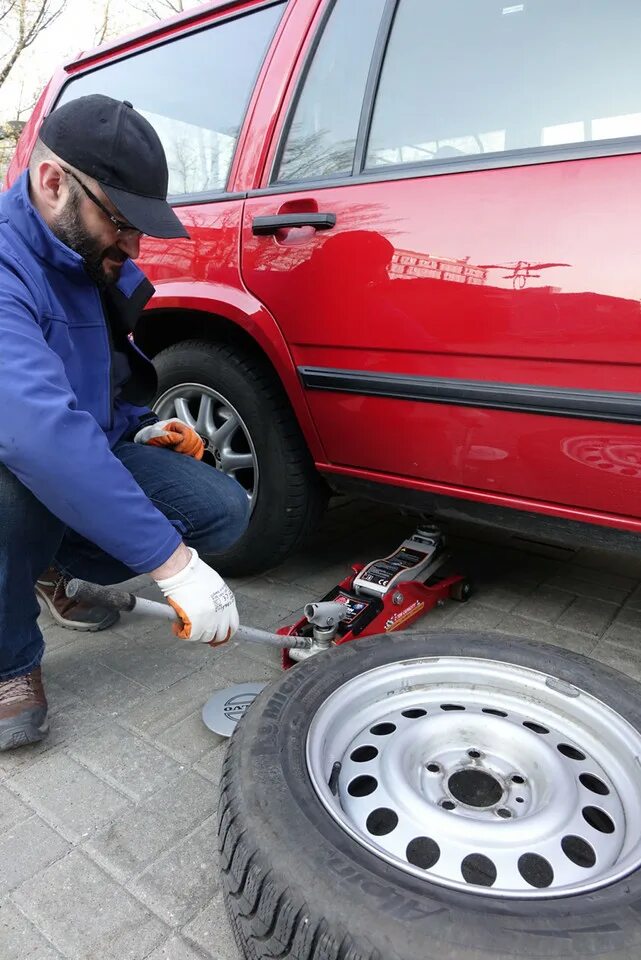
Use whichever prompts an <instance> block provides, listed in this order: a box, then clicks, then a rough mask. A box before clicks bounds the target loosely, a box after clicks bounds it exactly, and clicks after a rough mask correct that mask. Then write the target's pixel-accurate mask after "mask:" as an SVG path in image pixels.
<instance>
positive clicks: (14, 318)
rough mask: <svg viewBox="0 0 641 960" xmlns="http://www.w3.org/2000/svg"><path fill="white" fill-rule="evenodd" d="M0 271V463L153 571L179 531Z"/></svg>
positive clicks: (29, 300) (66, 515) (86, 531)
mask: <svg viewBox="0 0 641 960" xmlns="http://www.w3.org/2000/svg"><path fill="white" fill-rule="evenodd" d="M0 270H1V271H2V283H1V284H0V410H2V425H1V426H0V463H3V464H5V466H6V467H8V469H9V470H11V472H12V473H14V474H15V475H16V476H17V477H18V479H19V480H20V481H21V482H22V483H23V484H24V485H25V486H26V487H27V488H28V489H29V490H31V492H32V493H33V494H34V495H35V496H36V497H37V499H38V500H40V501H41V502H42V503H43V504H44V505H45V506H46V507H47V508H48V509H49V510H50V511H51V513H53V514H54V515H55V516H57V517H59V518H60V520H62V521H63V522H64V523H65V524H66V525H67V526H69V527H72V528H73V529H74V530H75V531H77V532H78V533H80V534H82V536H84V537H86V538H87V539H88V540H90V541H92V542H93V543H96V544H97V545H98V546H99V547H101V548H102V549H103V550H105V551H106V552H107V553H109V554H111V556H113V557H115V558H116V559H118V560H120V561H122V562H123V563H125V564H126V565H127V566H128V567H130V568H131V569H132V570H133V571H135V572H136V573H146V572H148V571H149V570H153V569H154V568H155V567H158V566H160V565H161V564H162V563H164V561H165V560H167V558H168V557H169V556H170V555H171V554H172V552H173V551H174V550H175V549H176V547H177V546H178V544H179V543H180V540H181V538H180V536H179V534H178V532H177V531H176V530H175V529H174V527H173V526H172V525H171V523H170V522H169V520H168V519H167V518H166V517H165V516H164V514H162V513H161V512H160V511H159V510H157V509H156V507H155V506H154V505H153V504H152V502H151V501H150V500H149V499H148V498H147V496H146V495H145V494H144V493H143V491H142V490H141V488H140V487H139V486H138V484H137V483H136V481H135V480H134V478H133V477H132V475H131V474H130V473H129V471H128V470H127V469H126V468H125V467H124V466H123V465H122V463H121V462H120V461H119V460H118V458H117V457H115V456H114V455H113V453H112V452H111V450H110V448H109V443H108V441H107V438H106V436H105V434H104V432H103V431H102V430H101V428H100V426H99V425H98V423H97V422H96V420H95V419H94V418H93V417H92V416H91V414H89V413H87V412H85V411H83V410H79V409H78V408H77V403H76V397H75V395H74V393H73V391H72V389H71V386H70V384H69V381H68V379H67V376H66V374H65V370H64V366H63V363H62V360H61V359H60V357H59V356H58V355H57V354H56V353H55V352H54V351H53V350H52V349H51V348H50V347H49V346H48V345H47V343H46V341H45V338H44V335H43V332H42V329H41V327H40V324H39V323H38V310H37V307H36V304H35V302H34V301H33V297H32V295H31V293H30V291H29V290H28V288H27V287H26V285H25V284H24V283H23V281H22V280H21V279H20V278H19V277H18V276H17V275H16V274H15V273H13V272H11V271H10V270H8V269H7V268H6V265H2V266H0Z"/></svg>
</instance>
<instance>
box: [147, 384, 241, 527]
mask: <svg viewBox="0 0 641 960" xmlns="http://www.w3.org/2000/svg"><path fill="white" fill-rule="evenodd" d="M153 409H154V412H155V413H156V414H157V416H158V417H160V419H161V420H170V419H171V418H172V417H178V418H179V419H180V420H183V421H184V422H185V423H188V424H189V426H190V427H193V429H194V430H195V431H196V432H197V433H198V434H200V436H201V437H202V439H203V441H204V442H205V455H204V458H203V459H204V460H205V461H206V462H208V463H209V464H210V465H211V466H213V467H215V469H216V470H220V471H221V473H225V474H227V476H229V477H233V479H234V480H237V481H238V482H239V483H241V485H242V486H243V487H244V489H245V491H246V493H247V498H248V500H249V503H250V508H251V510H253V509H254V507H255V505H256V498H257V495H258V482H259V467H258V457H257V455H256V449H255V447H254V443H253V441H252V438H251V434H250V432H249V429H248V428H247V425H246V423H245V421H244V420H243V418H242V417H241V415H240V414H239V412H238V410H237V409H236V407H234V405H233V404H232V403H230V402H229V400H227V399H226V398H225V397H224V396H223V395H222V394H221V393H218V391H217V390H213V389H212V388H211V387H207V386H205V385H204V384H202V383H180V384H178V385H177V386H175V387H170V388H169V389H168V390H165V392H164V393H163V394H162V395H161V396H160V397H158V399H157V400H156V402H155V404H154V408H153ZM238 448H241V449H238ZM245 448H246V449H245Z"/></svg>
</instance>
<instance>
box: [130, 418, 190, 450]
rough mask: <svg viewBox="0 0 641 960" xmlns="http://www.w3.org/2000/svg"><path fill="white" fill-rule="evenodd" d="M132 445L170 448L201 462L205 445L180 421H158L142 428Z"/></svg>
mask: <svg viewBox="0 0 641 960" xmlns="http://www.w3.org/2000/svg"><path fill="white" fill-rule="evenodd" d="M134 443H148V444H149V446H151V447H170V448H171V449H172V450H175V451H176V453H184V454H185V456H187V457H193V458H194V460H202V458H203V453H204V452H205V444H204V443H203V441H202V438H201V437H199V436H198V434H197V433H196V431H195V430H193V429H192V428H191V427H190V426H188V425H187V424H186V423H183V421H182V420H159V421H158V423H152V424H151V425H150V426H149V427H143V428H142V430H139V431H138V433H137V434H135V436H134Z"/></svg>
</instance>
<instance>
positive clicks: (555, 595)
mask: <svg viewBox="0 0 641 960" xmlns="http://www.w3.org/2000/svg"><path fill="white" fill-rule="evenodd" d="M574 599H575V595H574V594H572V593H568V592H567V591H566V590H558V589H557V588H556V587H550V586H549V585H548V584H541V585H540V586H538V587H537V588H536V590H534V591H533V592H532V593H531V594H530V595H529V596H527V597H525V598H524V599H523V600H521V601H520V602H519V603H518V604H517V605H516V606H515V607H514V613H515V614H516V615H517V616H519V617H530V618H531V619H532V620H543V621H545V622H547V623H553V622H554V621H555V620H557V619H558V618H559V617H560V616H561V614H562V613H563V611H564V610H566V609H567V608H568V607H569V606H570V604H571V603H572V602H573V600H574Z"/></svg>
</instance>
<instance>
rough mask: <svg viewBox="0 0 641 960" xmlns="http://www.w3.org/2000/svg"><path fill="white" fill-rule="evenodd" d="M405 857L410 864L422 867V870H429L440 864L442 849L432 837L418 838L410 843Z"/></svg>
mask: <svg viewBox="0 0 641 960" xmlns="http://www.w3.org/2000/svg"><path fill="white" fill-rule="evenodd" d="M405 856H406V857H407V862H408V863H411V864H413V865H414V866H415V867H420V868H421V870H429V869H430V868H431V867H433V866H434V864H435V863H438V861H439V857H440V856H441V848H440V847H439V845H438V843H436V841H435V840H431V839H430V837H416V838H415V839H414V840H410V842H409V843H408V845H407V851H406V853H405Z"/></svg>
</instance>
